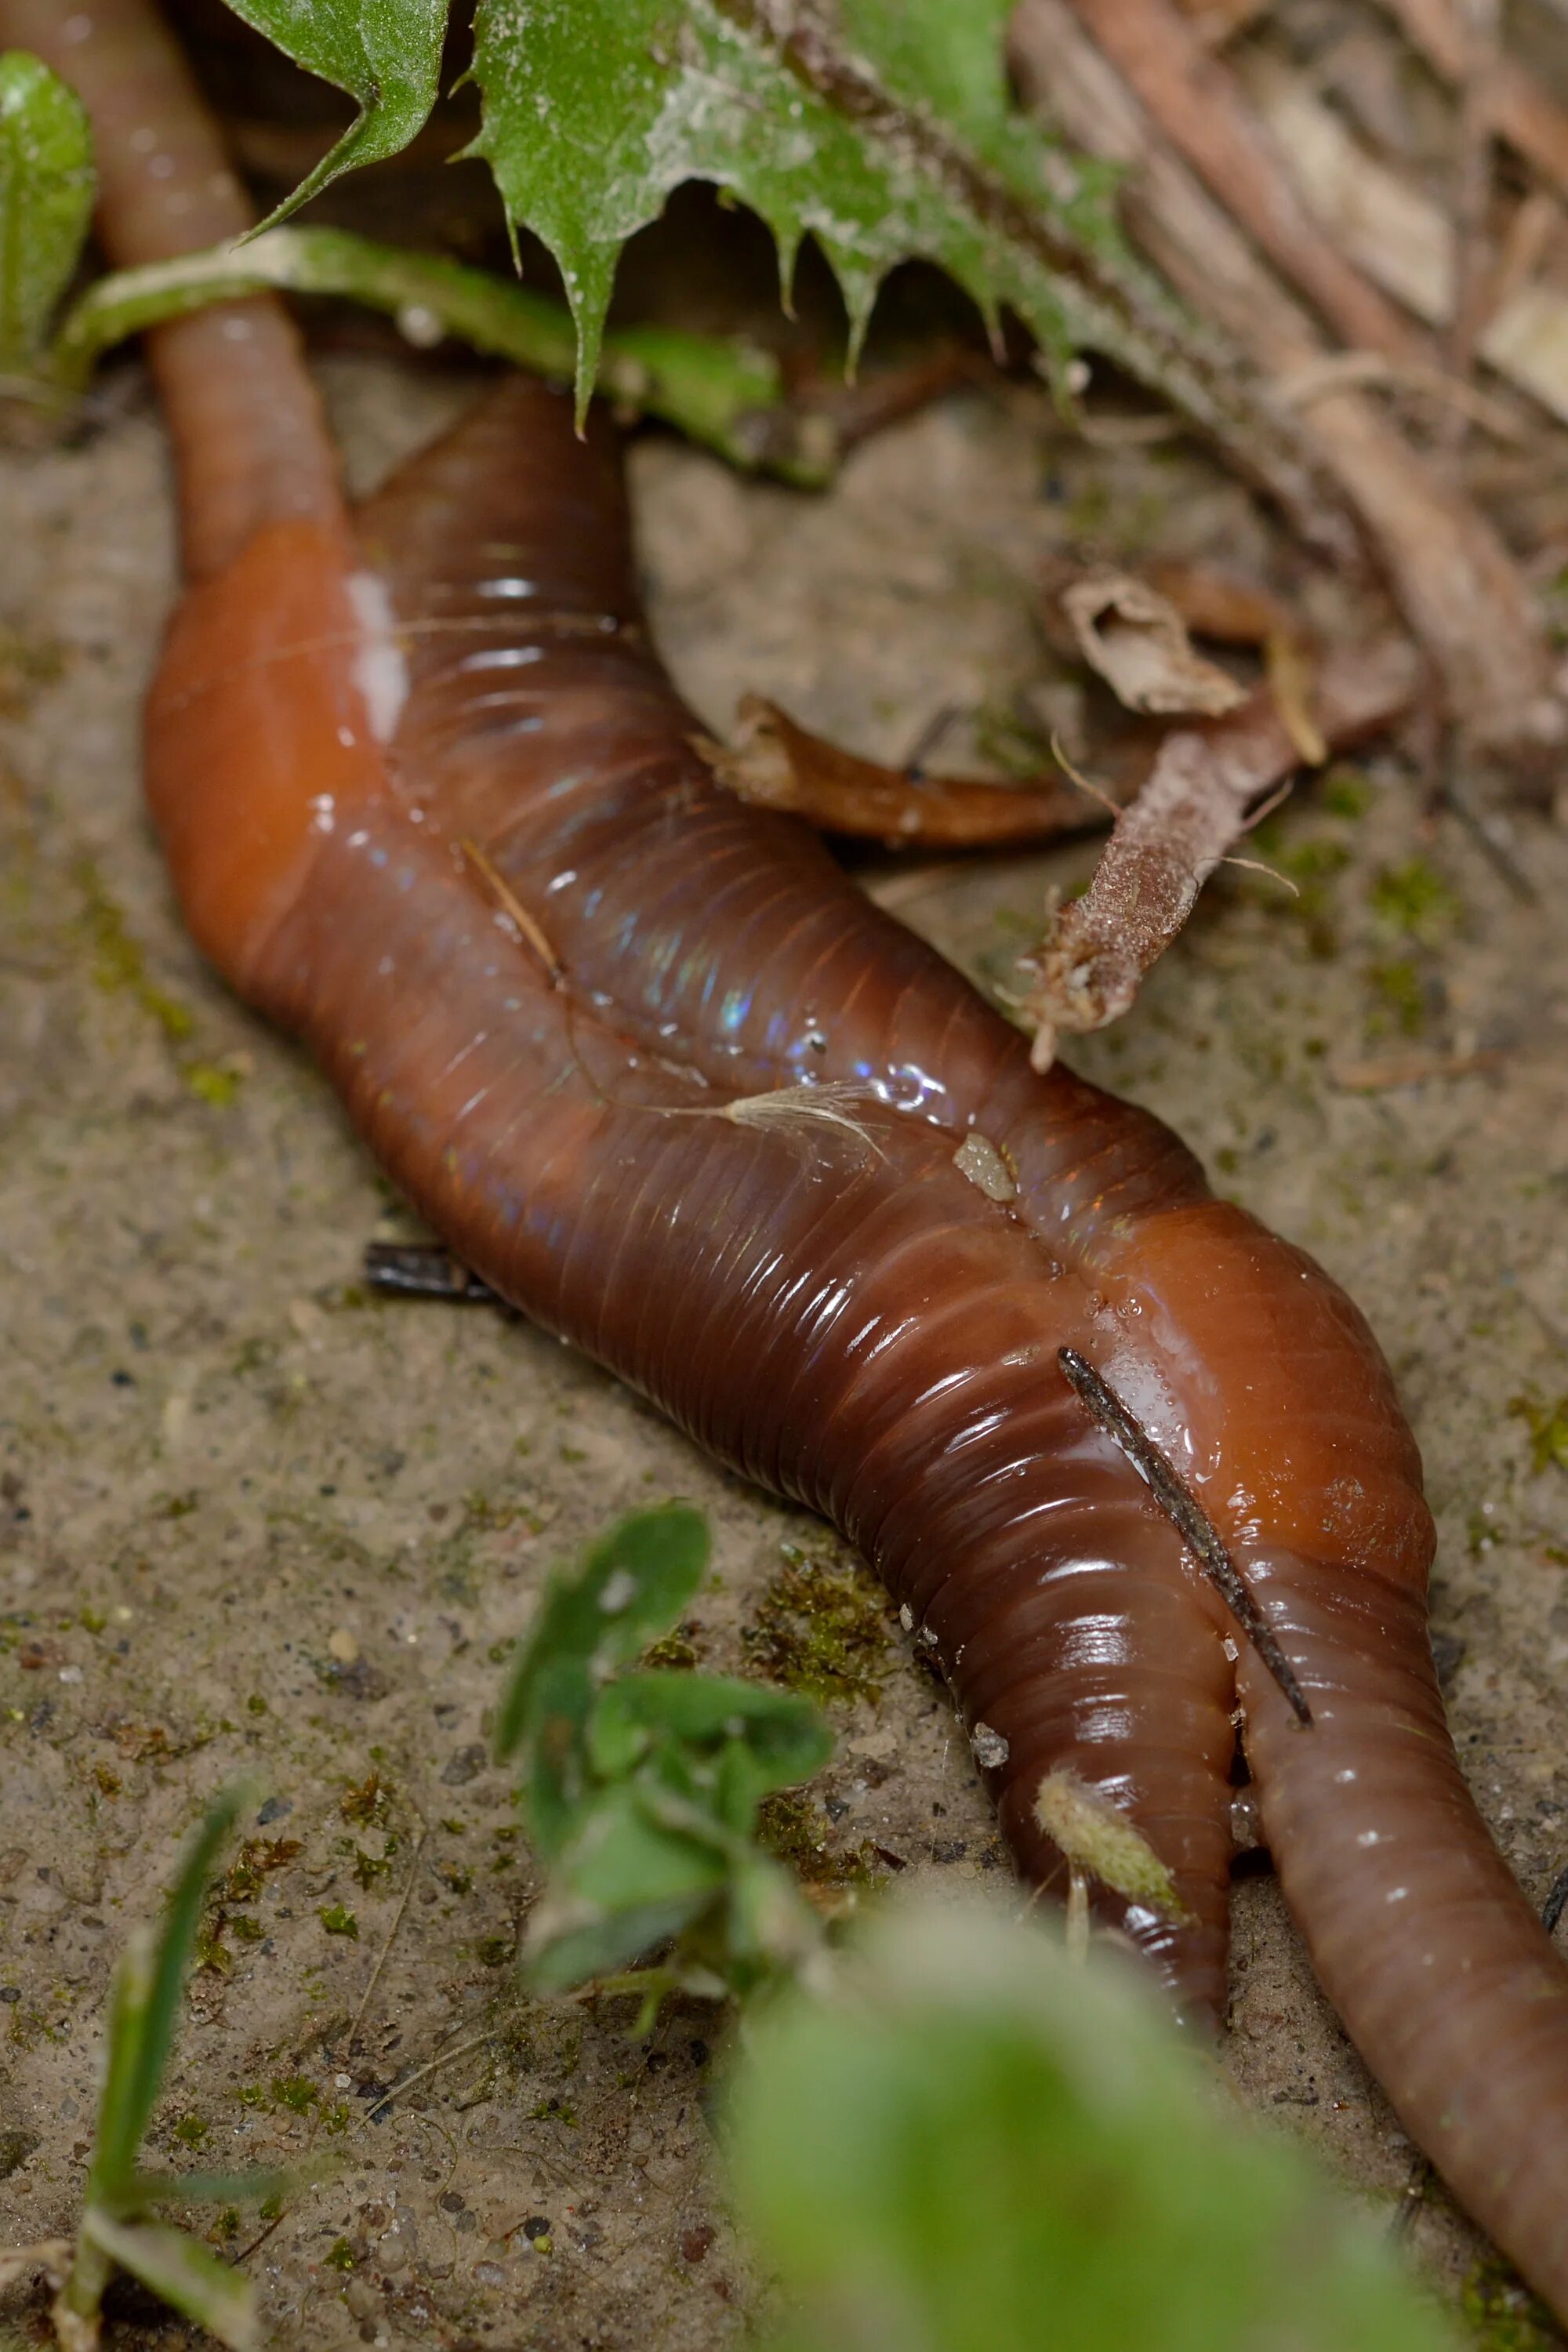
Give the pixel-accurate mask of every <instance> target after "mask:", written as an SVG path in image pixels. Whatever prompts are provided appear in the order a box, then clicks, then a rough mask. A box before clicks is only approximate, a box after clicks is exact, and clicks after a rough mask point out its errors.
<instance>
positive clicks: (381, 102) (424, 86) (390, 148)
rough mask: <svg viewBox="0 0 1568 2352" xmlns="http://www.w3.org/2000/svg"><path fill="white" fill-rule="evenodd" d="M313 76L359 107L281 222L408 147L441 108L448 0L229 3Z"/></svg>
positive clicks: (280, 214)
mask: <svg viewBox="0 0 1568 2352" xmlns="http://www.w3.org/2000/svg"><path fill="white" fill-rule="evenodd" d="M228 5H229V6H230V7H231V8H232V9H233V10H234V13H235V15H236V16H242V17H243V18H244V19H245V22H246V23H247V25H250V26H254V27H255V29H256V30H257V32H258V33H265V34H266V36H267V37H268V40H269V41H273V42H275V43H276V44H277V46H278V47H279V48H280V49H281V50H282V51H283V53H284V55H285V56H286V57H290V58H293V60H294V62H295V64H296V65H300V66H303V67H304V68H305V69H306V71H307V72H308V73H313V74H320V75H321V79H322V80H323V81H330V82H331V84H332V85H333V87H334V88H335V89H341V90H346V91H347V93H348V95H349V96H350V97H351V98H352V99H353V101H354V103H355V105H356V106H357V107H358V108H359V113H358V115H357V116H356V117H355V119H354V121H353V122H352V123H351V124H350V125H349V128H348V129H347V130H346V131H344V133H343V135H342V138H341V139H340V140H339V141H338V142H337V145H336V146H335V147H334V148H333V149H332V150H331V153H330V154H328V155H324V156H323V157H322V159H321V162H320V163H318V164H317V165H316V168H315V170H314V171H313V172H311V173H309V174H308V176H307V177H306V178H305V179H304V180H303V181H302V182H301V183H300V186H299V187H297V188H296V189H295V191H294V193H293V194H292V195H291V196H289V198H288V199H287V200H286V201H285V202H284V203H283V204H281V205H279V207H278V209H277V211H276V212H275V213H274V214H272V215H271V219H272V221H280V220H284V219H286V218H287V217H288V215H289V214H290V213H291V212H293V211H295V210H296V209H297V208H298V207H299V206H300V205H302V204H304V203H305V201H306V199H307V198H308V197H310V196H313V195H315V194H317V193H318V191H319V190H321V189H322V188H324V187H325V186H326V184H327V183H328V181H329V180H335V179H336V178H337V177H338V174H339V173H341V172H348V171H352V170H353V169H354V167H355V166H356V165H358V164H361V163H382V162H384V160H385V158H386V157H387V156H388V155H395V154H397V153H398V152H399V151H400V150H401V149H402V148H405V147H406V146H407V144H408V142H409V141H410V140H411V139H412V138H413V137H414V135H415V133H416V131H419V130H421V129H422V128H423V126H424V124H425V121H426V118H427V116H428V114H429V112H430V109H431V108H432V106H434V104H435V102H436V93H437V88H438V87H439V80H440V72H441V42H442V37H443V35H444V34H445V32H446V28H447V0H228Z"/></svg>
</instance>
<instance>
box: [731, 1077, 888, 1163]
mask: <svg viewBox="0 0 1568 2352" xmlns="http://www.w3.org/2000/svg"><path fill="white" fill-rule="evenodd" d="M872 1099H874V1097H872V1096H871V1095H870V1093H869V1090H868V1088H867V1087H857V1086H850V1085H848V1084H832V1083H830V1084H828V1085H826V1086H820V1087H804V1086H803V1087H772V1088H771V1089H770V1090H769V1092H768V1093H766V1094H761V1095H740V1096H737V1097H736V1099H735V1100H734V1101H733V1102H732V1103H726V1104H725V1106H724V1108H723V1110H722V1111H721V1113H720V1117H721V1118H729V1119H733V1121H734V1122H735V1124H736V1126H737V1127H783V1128H793V1129H795V1131H796V1132H797V1133H799V1132H800V1131H801V1130H803V1129H805V1130H807V1131H809V1129H811V1128H812V1127H817V1126H819V1127H836V1128H838V1129H841V1130H842V1131H843V1132H844V1133H845V1134H847V1135H852V1136H853V1137H854V1138H855V1139H856V1141H857V1142H858V1143H861V1144H863V1145H864V1146H865V1148H866V1150H868V1151H874V1152H875V1153H876V1155H877V1157H878V1159H879V1160H885V1159H886V1158H887V1156H888V1155H887V1153H886V1152H885V1151H884V1150H882V1147H881V1145H880V1144H879V1142H878V1141H877V1139H876V1137H875V1136H874V1135H873V1134H872V1133H871V1131H870V1129H869V1128H868V1127H867V1126H865V1124H864V1123H863V1122H862V1121H861V1120H860V1119H858V1118H854V1117H853V1116H852V1114H851V1113H850V1112H849V1111H848V1110H847V1108H845V1106H846V1105H847V1104H849V1103H855V1102H867V1101H869V1100H872Z"/></svg>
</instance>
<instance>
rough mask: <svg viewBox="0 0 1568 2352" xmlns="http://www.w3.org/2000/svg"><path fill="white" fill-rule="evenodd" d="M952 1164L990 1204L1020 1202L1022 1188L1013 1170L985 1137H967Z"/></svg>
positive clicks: (954, 1154) (973, 1135)
mask: <svg viewBox="0 0 1568 2352" xmlns="http://www.w3.org/2000/svg"><path fill="white" fill-rule="evenodd" d="M952 1164H953V1166H954V1167H955V1168H956V1169H957V1171H958V1172H959V1174H960V1175H961V1176H967V1177H968V1179H969V1181H970V1182H971V1183H972V1184H973V1185H974V1186H975V1188H976V1189H977V1190H978V1191H979V1192H984V1195H985V1197H986V1199H987V1200H988V1201H1016V1199H1017V1197H1018V1187H1017V1183H1016V1180H1015V1178H1014V1175H1013V1171H1012V1170H1011V1169H1010V1168H1009V1167H1008V1165H1007V1162H1006V1161H1005V1160H1004V1159H1003V1157H1002V1154H1001V1153H1000V1152H999V1151H998V1150H997V1149H996V1146H995V1145H994V1143H988V1142H987V1141H986V1139H985V1138H984V1136H983V1135H980V1134H976V1133H971V1134H969V1135H966V1136H965V1137H964V1139H963V1142H962V1143H961V1144H960V1145H959V1147H958V1150H956V1151H955V1152H954V1153H953V1155H952Z"/></svg>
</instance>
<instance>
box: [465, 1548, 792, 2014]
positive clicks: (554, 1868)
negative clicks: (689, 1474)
mask: <svg viewBox="0 0 1568 2352" xmlns="http://www.w3.org/2000/svg"><path fill="white" fill-rule="evenodd" d="M707 1559H708V1530H707V1527H706V1524H705V1522H704V1521H703V1519H702V1517H700V1514H699V1513H698V1512H696V1511H693V1510H689V1509H686V1508H684V1507H681V1506H679V1505H673V1504H672V1505H670V1506H668V1507H667V1508H664V1509H662V1510H655V1511H645V1512H640V1513H638V1514H637V1516H636V1517H632V1518H628V1519H623V1520H622V1521H621V1523H620V1525H619V1526H618V1527H616V1528H612V1529H611V1530H610V1532H609V1533H608V1534H607V1535H606V1536H605V1537H603V1538H601V1539H600V1540H599V1542H597V1543H596V1544H595V1545H594V1546H593V1547H592V1548H591V1549H589V1551H588V1552H587V1553H586V1555H585V1556H584V1559H583V1560H582V1562H581V1563H580V1565H579V1566H578V1568H577V1569H576V1570H575V1571H574V1573H573V1574H571V1575H569V1576H559V1577H556V1578H555V1579H553V1580H552V1582H551V1584H550V1587H549V1589H548V1591H546V1593H545V1596H544V1600H543V1602H542V1606H541V1608H540V1612H539V1615H538V1618H537V1620H536V1622H535V1624H534V1627H533V1630H532V1633H531V1635H530V1637H529V1640H528V1642H527V1643H526V1644H525V1645H524V1647H523V1649H522V1651H521V1654H520V1656H519V1658H518V1662H517V1665H516V1668H515V1670H514V1672H513V1675H512V1677H511V1681H510V1685H509V1687H508V1690H507V1695H506V1697H505V1700H504V1702H503V1704H502V1706H501V1710H500V1723H499V1725H498V1727H497V1731H496V1753H497V1756H498V1758H500V1759H508V1758H511V1757H516V1758H518V1759H521V1764H522V1768H523V1781H522V1788H521V1803H522V1809H523V1812H524V1815H525V1817H526V1819H527V1822H528V1829H529V1834H530V1836H531V1839H532V1841H533V1844H534V1847H535V1849H536V1851H537V1852H538V1853H540V1855H541V1856H542V1858H543V1859H544V1860H545V1861H546V1862H547V1863H548V1864H549V1865H550V1883H549V1885H548V1886H547V1888H546V1890H545V1893H544V1895H543V1897H542V1900H541V1902H540V1903H539V1905H538V1906H537V1907H536V1908H535V1910H534V1913H533V1916H532V1918H531V1922H530V1927H529V1933H528V1938H527V1942H526V1945H525V1947H524V1963H525V1968H526V1972H527V1975H528V1978H529V1980H530V1982H531V1984H533V1985H534V1986H536V1987H537V1988H538V1989H539V1990H542V1991H556V1992H559V1991H563V1990H566V1989H567V1988H568V1987H571V1986H574V1985H580V1984H584V1983H587V1982H591V1981H593V1982H597V1983H598V1984H599V1986H600V1987H601V1989H602V1990H635V1991H637V1992H640V1993H642V1994H643V1995H644V1996H645V2015H646V2017H647V2020H648V2021H651V2018H652V2016H653V2014H654V2013H656V2012H657V2010H658V2002H659V2000H660V1999H661V1998H662V1997H663V1995H664V1994H665V1993H667V1992H670V1991H674V1990H684V1991H689V1992H696V1993H699V1994H703V1995H707V1996H710V1997H713V1998H718V1997H720V1996H721V1995H722V1994H724V1993H726V1992H731V1991H734V1992H744V1991H749V1990H752V1989H753V1988H754V1987H755V1986H757V1985H758V1984H760V1983H762V1982H763V1981H764V1980H766V1979H769V1978H771V1977H773V1976H774V1975H776V1974H778V1973H780V1972H781V1971H784V1970H788V1969H791V1968H793V1967H795V1966H796V1965H798V1963H799V1961H800V1960H801V1959H802V1958H804V1957H805V1954H806V1953H807V1952H809V1951H810V1950H811V1949H812V1948H814V1947H815V1944H816V1937H817V1929H816V1923H815V1921H814V1919H813V1916H812V1914H811V1912H810V1910H809V1908H808V1906H807V1905H806V1904H805V1901H804V1900H803V1898H802V1897H801V1895H800V1894H799V1893H798V1891H797V1889H796V1887H795V1883H794V1881H793V1879H792V1878H791V1877H790V1875H789V1874H788V1873H787V1872H786V1871H785V1870H784V1869H782V1868H781V1867H780V1865H779V1864H778V1863H776V1862H775V1861H774V1860H773V1858H772V1856H771V1855H769V1854H767V1853H763V1850H762V1849H761V1847H760V1846H758V1844H757V1843H756V1842H755V1838H754V1834H753V1832H754V1830H755V1827H756V1820H757V1812H758V1809H759V1807H760V1806H761V1804H762V1801H763V1798H764V1797H767V1796H769V1795H771V1794H772V1793H773V1790H777V1789H783V1788H788V1787H791V1786H792V1785H794V1784H795V1782H797V1781H801V1780H808V1779H809V1778H810V1777H811V1775H812V1774H813V1773H814V1772H816V1771H818V1770H819V1769H821V1767H822V1766H823V1764H825V1763H826V1760H827V1758H828V1755H829V1754H830V1752H831V1749H832V1738H831V1735H830V1733H829V1732H828V1730H827V1727H826V1724H825V1723H824V1722H823V1720H822V1717H821V1716H820V1715H819V1714H818V1712H817V1710H816V1707H815V1706H812V1705H811V1703H810V1701H809V1700H806V1699H802V1698H798V1697H795V1696H791V1695H790V1694H788V1693H787V1692H784V1691H777V1690H770V1689H768V1688H766V1687H765V1686H763V1685H758V1684H754V1683H743V1682H737V1681H733V1680H731V1679H730V1678H729V1677H727V1676H721V1675H695V1674H689V1673H684V1672H664V1671H658V1670H655V1669H647V1668H644V1669H642V1670H641V1671H628V1669H632V1668H633V1667H634V1662H635V1661H636V1660H637V1658H638V1657H640V1655H641V1654H642V1653H643V1651H644V1650H646V1649H647V1646H648V1644H649V1643H650V1642H652V1641H654V1640H656V1639H657V1637H658V1635H659V1634H661V1633H664V1632H666V1631H667V1629H668V1627H669V1626H670V1625H672V1624H673V1623H674V1622H676V1620H677V1619H678V1618H679V1615H680V1612H681V1611H682V1610H683V1609H684V1608H685V1606H686V1604H687V1602H688V1601H689V1599H690V1598H691V1595H692V1594H693V1592H694V1591H696V1589H697V1586H698V1584H699V1582H700V1579H701V1576H702V1571H703V1569H704V1567H705V1566H706V1564H707ZM672 1940H673V1949H672V1951H671V1954H670V1957H669V1958H668V1961H666V1962H665V1963H664V1964H663V1965H661V1966H660V1967H658V1968H654V1969H637V1970H636V1971H634V1972H633V1973H631V1974H630V1975H626V1976H618V1975H616V1974H615V1973H613V1972H614V1971H616V1970H619V1969H625V1968H626V1966H627V1964H628V1963H630V1962H631V1961H633V1960H636V1959H637V1958H640V1957H641V1956H643V1955H645V1954H647V1952H649V1951H650V1950H652V1949H653V1948H655V1947H657V1946H658V1945H660V1944H664V1943H668V1942H671V1941H672ZM642 2030H646V2029H645V2028H643V2027H639V2031H642Z"/></svg>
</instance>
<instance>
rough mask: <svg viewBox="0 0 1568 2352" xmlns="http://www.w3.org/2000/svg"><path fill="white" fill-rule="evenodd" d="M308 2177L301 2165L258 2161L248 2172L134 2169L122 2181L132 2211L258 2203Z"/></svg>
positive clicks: (283, 2193) (286, 2191)
mask: <svg viewBox="0 0 1568 2352" xmlns="http://www.w3.org/2000/svg"><path fill="white" fill-rule="evenodd" d="M310 2177H311V2174H310V2168H308V2167H306V2166H303V2165H286V2166H278V2165H257V2166H255V2167H253V2168H252V2169H251V2170H250V2171H248V2172H133V2173H132V2176H131V2178H130V2179H129V2180H128V2181H127V2182H126V2184H125V2198H126V2204H127V2206H128V2207H129V2208H130V2210H132V2211H133V2212H137V2211H140V2210H142V2208H143V2207H146V2206H149V2205H261V2204H265V2203H266V2201H267V2200H268V2198H269V2197H287V2196H289V2194H290V2192H291V2191H292V2190H293V2189H297V2188H299V2186H300V2182H301V2181H303V2180H305V2179H309V2178H310Z"/></svg>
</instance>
